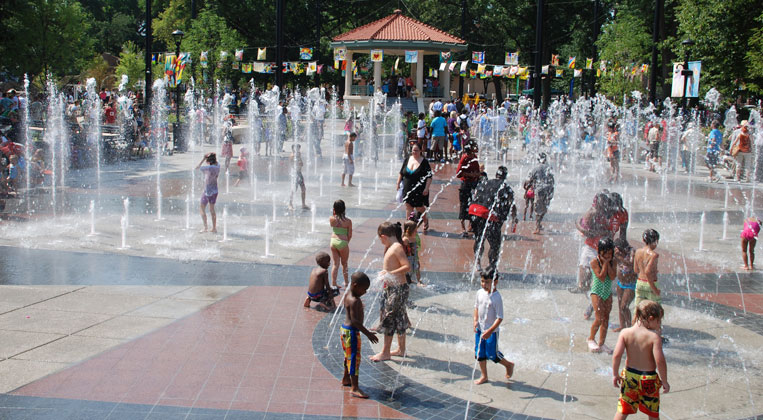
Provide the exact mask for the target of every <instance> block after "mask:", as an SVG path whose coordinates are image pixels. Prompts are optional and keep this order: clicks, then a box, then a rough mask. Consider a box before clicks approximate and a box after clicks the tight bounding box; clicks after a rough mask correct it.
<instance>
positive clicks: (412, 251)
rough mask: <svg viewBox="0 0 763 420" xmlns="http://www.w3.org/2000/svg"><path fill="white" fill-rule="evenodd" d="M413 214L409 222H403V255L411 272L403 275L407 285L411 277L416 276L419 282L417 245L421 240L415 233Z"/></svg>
mask: <svg viewBox="0 0 763 420" xmlns="http://www.w3.org/2000/svg"><path fill="white" fill-rule="evenodd" d="M414 217H415V213H414V214H411V217H410V219H409V220H406V221H405V224H404V225H403V247H404V248H405V255H406V256H407V257H408V263H409V264H410V265H411V271H409V272H408V273H406V274H405V277H406V280H407V281H408V283H409V284H410V283H411V280H412V278H413V276H414V275H415V276H416V281H417V282H418V284H423V283H422V282H421V271H420V270H419V243H420V241H421V239H420V238H419V234H418V233H417V232H416V228H418V224H417V223H416V220H415V219H414Z"/></svg>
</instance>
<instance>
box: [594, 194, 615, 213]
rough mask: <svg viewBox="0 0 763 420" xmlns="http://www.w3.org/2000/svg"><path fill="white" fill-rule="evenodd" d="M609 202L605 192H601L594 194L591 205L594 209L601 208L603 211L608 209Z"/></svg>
mask: <svg viewBox="0 0 763 420" xmlns="http://www.w3.org/2000/svg"><path fill="white" fill-rule="evenodd" d="M610 201H611V200H610V198H609V194H607V192H605V191H602V192H600V193H598V194H596V195H595V196H594V197H593V205H594V207H599V206H601V207H602V208H605V209H606V208H609V206H610V205H611V204H610Z"/></svg>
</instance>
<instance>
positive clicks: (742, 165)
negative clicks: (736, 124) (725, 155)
mask: <svg viewBox="0 0 763 420" xmlns="http://www.w3.org/2000/svg"><path fill="white" fill-rule="evenodd" d="M731 154H732V156H734V159H736V161H737V173H736V180H737V181H739V182H741V181H742V177H744V178H745V180H746V181H747V182H749V181H750V179H751V176H750V169H749V167H750V166H751V165H750V164H751V163H752V145H751V144H750V132H749V130H748V128H747V120H744V121H742V123H741V124H740V128H739V134H738V135H737V136H736V138H735V139H734V141H733V143H732V144H731Z"/></svg>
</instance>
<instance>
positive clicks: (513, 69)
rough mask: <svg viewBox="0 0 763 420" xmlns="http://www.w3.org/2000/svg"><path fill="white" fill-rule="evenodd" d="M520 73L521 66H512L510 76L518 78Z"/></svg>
mask: <svg viewBox="0 0 763 420" xmlns="http://www.w3.org/2000/svg"><path fill="white" fill-rule="evenodd" d="M517 73H519V66H511V69H510V70H509V76H516V75H517Z"/></svg>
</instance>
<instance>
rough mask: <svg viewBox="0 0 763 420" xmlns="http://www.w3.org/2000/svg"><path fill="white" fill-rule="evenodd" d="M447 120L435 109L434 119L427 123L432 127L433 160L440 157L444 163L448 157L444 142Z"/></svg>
mask: <svg viewBox="0 0 763 420" xmlns="http://www.w3.org/2000/svg"><path fill="white" fill-rule="evenodd" d="M447 126H448V122H447V121H446V120H445V118H443V117H442V115H440V111H435V113H434V119H433V120H432V122H431V123H430V124H429V127H430V128H431V129H432V149H433V150H432V157H434V159H435V161H436V160H437V159H440V162H441V163H445V161H446V160H447V159H448V147H447V144H446V140H447V136H446V133H445V131H446V128H447Z"/></svg>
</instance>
